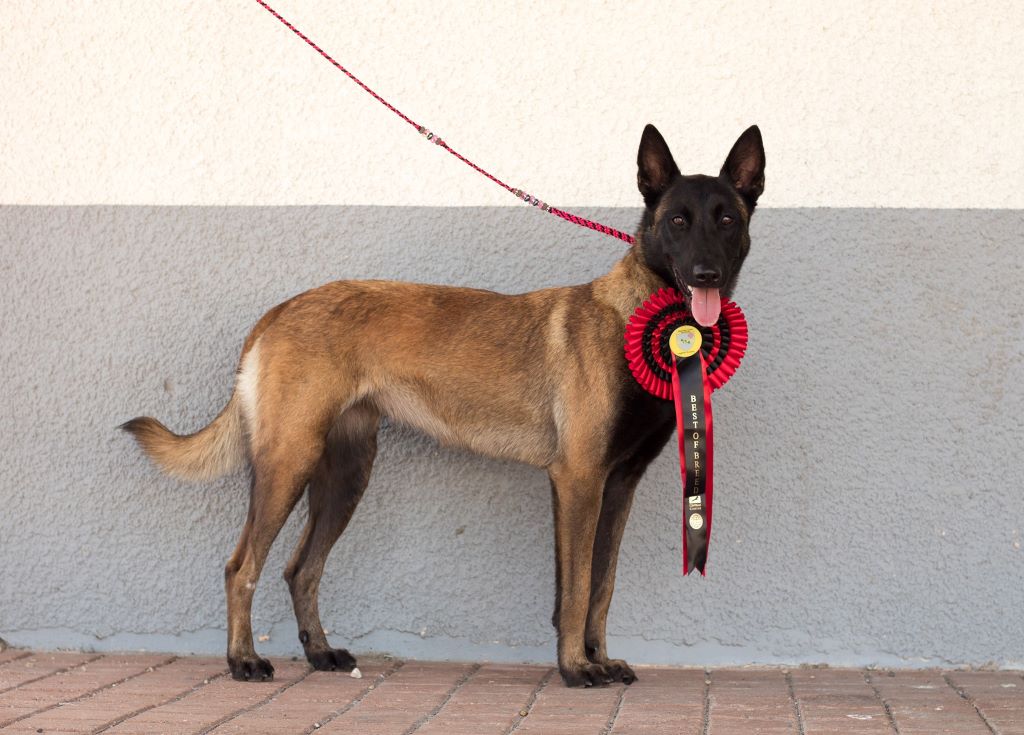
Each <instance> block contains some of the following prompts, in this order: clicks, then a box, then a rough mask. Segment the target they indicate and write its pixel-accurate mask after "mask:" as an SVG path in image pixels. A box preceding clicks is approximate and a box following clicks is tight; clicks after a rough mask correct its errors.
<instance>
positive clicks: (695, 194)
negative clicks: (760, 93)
mask: <svg viewBox="0 0 1024 735" xmlns="http://www.w3.org/2000/svg"><path fill="white" fill-rule="evenodd" d="M764 167H765V156H764V147H763V144H762V140H761V133H760V131H759V130H758V128H757V126H752V127H750V128H748V129H747V130H746V131H745V132H744V133H743V134H742V135H741V136H740V137H739V139H738V140H737V141H736V143H735V144H734V145H733V147H732V149H731V150H730V152H729V154H728V156H727V158H726V161H725V164H724V166H723V167H722V169H721V172H720V173H719V175H718V176H705V175H686V176H684V175H682V174H681V173H680V172H679V168H678V167H677V166H676V163H675V160H674V159H673V157H672V154H671V152H670V151H669V147H668V145H667V144H666V143H665V140H664V138H663V137H662V136H661V134H660V133H659V132H658V130H657V129H656V128H655V127H654V126H653V125H648V126H647V127H646V128H645V129H644V131H643V135H642V137H641V140H640V148H639V152H638V155H637V184H638V187H639V189H640V193H641V195H642V196H643V201H644V212H643V216H642V218H641V222H640V225H639V229H638V230H637V233H636V242H635V245H634V247H632V248H631V249H630V250H629V251H628V252H627V253H626V255H625V256H624V257H623V258H622V259H621V260H620V261H619V262H618V263H617V264H616V265H615V266H614V267H613V268H612V269H611V271H610V272H609V273H607V274H606V275H603V276H601V277H600V278H597V279H596V280H594V281H592V282H590V283H586V284H583V285H577V286H568V287H561V288H549V289H544V290H541V291H534V292H530V293H525V294H518V295H505V294H498V293H494V292H491V291H483V290H477V289H470V288H455V287H445V286H431V285H419V284H410V283H402V282H396V281H336V282H333V283H328V284H326V285H324V286H320V287H319V288H315V289H312V290H310V291H306V292H305V293H302V294H299V295H298V296H295V297H294V298H292V299H289V300H288V301H285V302H284V303H282V304H279V305H278V306H275V307H274V308H273V309H271V310H270V311H269V312H267V313H266V314H265V315H264V316H263V318H261V319H260V320H259V322H257V324H256V326H255V328H254V329H253V330H252V332H251V333H250V334H249V336H248V337H247V338H246V340H245V344H244V346H243V348H242V354H241V358H240V362H239V365H238V370H237V374H236V378H235V388H234V392H233V394H232V396H231V398H230V400H229V401H228V403H227V405H226V406H225V407H224V409H223V410H222V411H221V412H220V414H219V415H218V416H217V417H216V418H215V419H214V420H213V422H212V423H210V424H209V425H208V426H207V427H205V428H203V429H201V430H199V431H197V432H196V433H194V434H190V435H187V436H179V435H176V434H174V433H172V432H171V431H169V430H168V429H167V428H166V427H164V425H163V424H161V423H160V422H159V421H157V420H156V419H153V418H149V417H140V418H135V419H132V420H131V421H128V422H127V423H126V424H124V425H123V427H122V428H123V429H125V430H126V431H128V432H130V433H131V434H132V435H134V437H135V439H136V440H137V442H138V444H139V445H140V446H141V448H142V449H143V450H144V452H145V453H146V454H147V455H148V456H149V457H150V458H151V459H152V460H153V461H154V462H155V463H156V464H157V465H158V466H159V467H160V468H161V469H162V470H164V471H165V472H167V473H168V474H170V475H173V476H175V477H179V478H184V479H188V480H208V479H211V478H213V477H217V476H219V475H222V474H225V473H227V472H229V471H231V470H234V469H236V468H239V467H241V466H243V465H245V464H246V463H247V464H248V465H249V466H250V468H251V476H252V484H251V491H250V496H249V512H248V517H247V518H246V521H245V526H244V528H243V530H242V534H241V538H240V539H239V541H238V545H237V548H236V549H235V551H234V553H233V554H232V556H231V558H230V559H229V560H228V562H227V565H226V568H225V588H226V592H227V609H228V647H227V660H228V665H229V668H230V670H231V674H232V676H233V677H234V678H235V679H238V680H244V681H260V680H267V679H271V678H272V677H273V672H274V669H273V666H271V664H270V662H269V661H267V660H266V659H264V658H261V657H260V656H258V655H257V653H256V650H255V648H254V646H253V639H252V625H251V620H250V609H251V605H252V598H253V593H254V590H255V588H256V583H257V581H258V580H259V577H260V572H261V570H262V567H263V564H264V561H265V560H266V558H267V553H268V552H269V550H270V547H271V544H272V543H273V541H274V539H275V537H276V536H277V535H278V532H279V531H280V530H281V527H282V526H283V525H284V523H285V520H286V519H287V518H288V516H289V514H290V513H291V512H292V509H293V508H294V507H295V504H296V502H297V501H298V500H299V498H300V496H301V495H302V493H303V492H307V493H308V496H309V518H308V520H307V522H306V526H305V529H304V530H303V532H302V536H301V539H300V541H299V543H298V546H297V548H296V549H295V552H294V554H293V556H292V557H291V560H290V561H289V563H288V565H287V567H286V570H285V573H284V577H285V580H286V581H287V583H288V587H289V589H290V591H291V597H292V602H293V605H294V609H295V617H296V621H297V623H298V629H299V640H300V641H301V643H302V646H303V649H304V651H305V654H306V658H307V659H308V660H309V662H310V664H312V666H313V667H314V668H316V669H320V670H340V671H351V670H352V669H353V668H354V667H355V665H356V660H355V658H354V657H353V656H352V655H351V654H350V653H349V652H348V651H346V650H344V649H335V648H332V647H331V645H330V644H329V643H328V642H327V637H326V636H325V634H324V629H323V625H321V623H320V614H319V610H318V607H317V604H318V603H317V597H318V590H319V585H320V577H321V574H322V572H323V568H324V563H325V562H326V560H327V556H328V554H329V553H330V551H331V548H332V547H333V545H334V543H335V542H336V541H337V540H338V537H339V536H340V535H341V534H342V532H343V531H344V530H345V526H346V525H347V524H348V522H349V519H350V518H351V517H352V513H353V511H355V508H356V505H357V504H358V503H359V500H360V498H361V497H362V495H363V492H364V491H365V489H366V486H367V483H368V482H369V479H370V470H371V468H372V466H373V461H374V457H375V455H376V452H377V431H378V426H379V422H380V419H381V417H382V416H386V417H388V418H389V419H390V420H392V421H397V422H400V423H403V424H406V425H409V426H411V427H414V428H416V429H419V430H422V431H423V432H425V433H427V434H428V435H430V436H432V437H435V438H436V439H438V440H439V441H440V442H441V443H444V444H450V445H455V446H460V447H464V448H468V449H470V450H473V451H475V452H479V453H481V454H484V455H488V456H491V457H498V458H502V459H513V460H517V461H521V462H526V463H528V464H531V465H534V466H537V467H541V468H544V469H546V470H547V472H548V475H549V477H550V480H551V490H552V505H553V508H554V526H555V571H556V574H555V580H556V595H555V611H554V615H553V617H552V623H553V624H554V626H555V628H556V630H557V632H558V669H559V672H560V673H561V676H562V678H563V680H564V681H565V684H566V685H568V686H601V685H605V684H609V683H611V682H614V681H621V682H624V683H626V684H631V683H632V682H633V681H635V680H636V674H635V673H634V671H633V669H632V668H630V666H629V665H628V664H627V663H626V662H625V661H622V660H619V659H611V658H609V657H608V650H607V647H606V642H605V626H606V621H607V617H608V607H609V605H610V604H611V600H612V591H613V589H614V586H615V568H616V563H617V558H618V552H619V542H620V541H621V539H622V533H623V529H624V528H625V525H626V518H627V516H628V515H629V509H630V505H631V503H632V500H633V493H634V490H635V489H636V486H637V483H638V482H639V480H640V478H641V476H642V475H643V473H644V471H645V470H646V468H647V466H648V464H650V462H651V461H652V460H653V459H654V458H655V457H657V456H658V454H659V453H660V452H661V451H662V448H663V447H664V445H665V443H666V442H667V441H668V439H669V437H670V436H671V434H672V431H673V429H674V427H675V414H674V408H673V405H672V402H671V401H664V400H660V399H658V398H655V397H654V396H652V395H650V394H648V393H647V392H646V391H645V390H644V389H643V388H642V387H641V386H640V385H639V384H638V383H637V382H636V381H635V380H634V379H633V377H632V375H631V374H630V372H629V370H628V367H627V363H626V360H625V358H624V356H623V334H624V330H625V326H626V322H627V320H628V318H629V317H630V315H632V314H633V312H634V311H635V310H636V309H637V307H639V306H640V305H641V304H642V303H643V302H644V301H645V300H646V299H647V297H648V296H649V295H650V294H652V293H653V292H655V291H657V290H658V289H660V288H663V287H665V286H671V287H674V288H676V289H678V290H679V291H680V292H682V293H683V294H685V295H686V296H687V297H688V298H689V301H690V306H691V312H692V314H693V316H694V317H695V318H696V320H697V321H698V322H700V323H702V324H711V323H713V322H714V321H715V320H716V319H717V318H718V314H719V309H720V299H721V298H723V297H729V296H730V295H731V294H732V292H733V289H734V288H735V286H736V281H737V278H738V276H739V273H740V269H741V267H742V265H743V262H744V259H745V258H746V256H747V253H748V251H749V249H750V234H749V223H750V217H751V215H752V214H753V212H754V208H755V206H756V204H757V200H758V197H759V196H760V195H761V193H762V191H763V190H764Z"/></svg>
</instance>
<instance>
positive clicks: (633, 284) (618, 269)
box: [593, 242, 669, 321]
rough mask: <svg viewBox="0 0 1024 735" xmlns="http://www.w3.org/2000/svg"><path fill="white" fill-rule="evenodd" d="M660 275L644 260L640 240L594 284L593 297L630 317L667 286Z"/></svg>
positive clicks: (621, 314) (624, 318)
mask: <svg viewBox="0 0 1024 735" xmlns="http://www.w3.org/2000/svg"><path fill="white" fill-rule="evenodd" d="M668 285H669V284H667V283H665V281H664V280H662V278H661V277H659V276H658V275H657V274H655V273H654V271H652V270H651V269H650V268H649V267H648V266H647V264H646V263H645V262H644V259H643V256H642V255H641V253H640V250H639V242H638V243H637V245H634V246H633V247H631V248H630V249H629V252H627V253H626V254H625V255H624V256H623V257H622V259H621V260H620V261H619V262H618V263H616V264H615V266H614V267H613V268H612V269H611V270H610V271H609V272H608V273H606V274H605V275H603V276H601V277H600V278H598V279H596V280H595V281H594V283H593V287H594V296H595V297H596V298H597V299H598V300H600V301H602V302H604V303H606V304H608V305H609V306H610V307H612V308H613V309H615V311H616V312H618V314H619V315H620V316H621V317H622V319H623V321H625V320H627V319H628V318H629V317H630V315H632V313H633V312H634V311H636V309H637V308H638V307H639V306H640V305H641V304H642V303H643V302H644V301H646V300H647V297H648V296H650V295H651V294H652V293H654V292H655V291H657V290H658V289H659V288H665V287H666V286H668Z"/></svg>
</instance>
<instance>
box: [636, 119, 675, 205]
mask: <svg viewBox="0 0 1024 735" xmlns="http://www.w3.org/2000/svg"><path fill="white" fill-rule="evenodd" d="M636 165H637V172H636V185H637V186H638V187H639V189H640V193H641V194H643V197H644V204H646V205H647V206H648V207H653V206H654V205H655V204H656V203H657V202H658V197H660V196H661V195H662V194H663V193H664V192H665V189H667V188H668V185H669V184H671V183H672V179H673V178H675V177H676V176H678V175H679V168H678V167H677V166H676V162H675V161H674V160H673V159H672V152H671V151H669V149H668V144H667V143H666V142H665V139H664V138H662V137H661V133H659V132H658V129H657V128H656V127H654V126H653V125H648V126H647V127H646V128H644V134H643V136H641V138H640V151H639V153H637V154H636Z"/></svg>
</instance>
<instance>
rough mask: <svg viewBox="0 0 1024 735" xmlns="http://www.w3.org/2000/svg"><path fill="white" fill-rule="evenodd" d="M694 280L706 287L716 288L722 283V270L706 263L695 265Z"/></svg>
mask: <svg viewBox="0 0 1024 735" xmlns="http://www.w3.org/2000/svg"><path fill="white" fill-rule="evenodd" d="M693 280H695V281H696V282H697V284H698V285H699V286H702V287H704V288H714V287H715V286H720V285H721V283H722V271H720V270H718V269H717V268H712V267H710V266H706V265H695V266H694V267H693Z"/></svg>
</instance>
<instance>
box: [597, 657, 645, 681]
mask: <svg viewBox="0 0 1024 735" xmlns="http://www.w3.org/2000/svg"><path fill="white" fill-rule="evenodd" d="M604 666H605V668H606V669H608V676H610V677H611V678H612V681H621V682H622V683H623V684H625V685H626V686H629V685H630V684H632V683H633V682H634V681H636V679H637V676H636V672H635V671H633V669H632V668H631V667H630V665H629V664H627V663H626V662H625V661H623V660H622V659H621V658H613V659H609V660H608V661H605V663H604Z"/></svg>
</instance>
